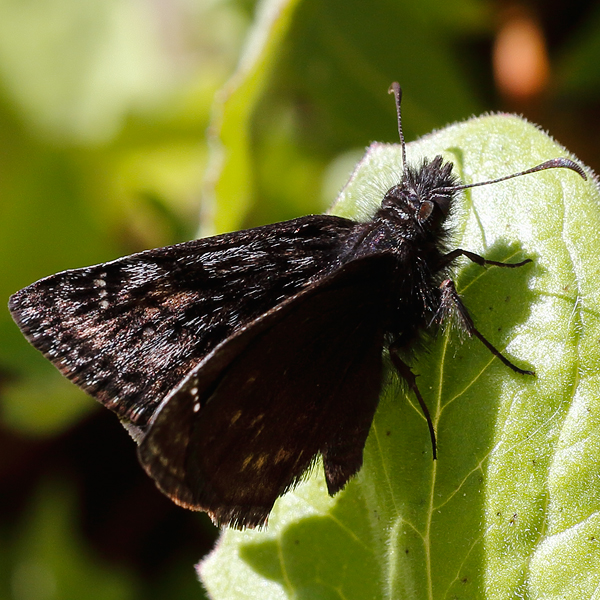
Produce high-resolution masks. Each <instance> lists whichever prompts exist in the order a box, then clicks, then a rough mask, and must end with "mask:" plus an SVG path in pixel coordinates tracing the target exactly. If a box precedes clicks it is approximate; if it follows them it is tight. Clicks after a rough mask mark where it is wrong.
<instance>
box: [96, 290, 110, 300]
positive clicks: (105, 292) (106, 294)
mask: <svg viewBox="0 0 600 600" xmlns="http://www.w3.org/2000/svg"><path fill="white" fill-rule="evenodd" d="M98 296H100V298H106V296H108V292H107V291H106V290H100V291H99V292H98Z"/></svg>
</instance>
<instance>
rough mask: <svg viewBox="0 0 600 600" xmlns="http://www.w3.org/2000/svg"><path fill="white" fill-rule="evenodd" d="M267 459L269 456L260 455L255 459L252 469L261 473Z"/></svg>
mask: <svg viewBox="0 0 600 600" xmlns="http://www.w3.org/2000/svg"><path fill="white" fill-rule="evenodd" d="M268 459H269V455H268V454H261V455H260V456H259V457H258V458H257V459H256V462H255V463H254V468H255V469H256V470H257V471H261V470H262V468H263V467H264V466H265V464H266V462H267V460H268Z"/></svg>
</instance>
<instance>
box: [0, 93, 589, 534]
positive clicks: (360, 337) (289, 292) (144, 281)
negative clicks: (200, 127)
mask: <svg viewBox="0 0 600 600" xmlns="http://www.w3.org/2000/svg"><path fill="white" fill-rule="evenodd" d="M390 92H393V93H394V97H395V101H396V108H397V115H398V131H399V135H400V143H401V148H402V158H403V172H402V173H401V177H400V180H399V183H398V184H397V185H394V186H393V187H392V188H390V189H389V190H388V191H387V193H386V194H385V196H384V197H383V199H382V202H381V206H380V207H379V209H378V210H377V211H376V212H375V214H374V215H373V217H372V218H371V219H370V220H368V221H366V222H357V221H354V220H350V219H345V218H341V217H337V216H333V215H312V216H306V217H301V218H298V219H293V220H291V221H285V222H282V223H275V224H272V225H266V226H263V227H256V228H253V229H247V230H244V231H238V232H234V233H227V234H224V235H218V236H214V237H209V238H205V239H199V240H195V241H191V242H186V243H183V244H177V245H174V246H169V247H165V248H158V249H154V250H148V251H145V252H140V253H138V254H133V255H131V256H125V257H123V258H120V259H118V260H114V261H112V262H108V263H103V264H99V265H96V266H92V267H86V268H82V269H74V270H69V271H64V272H62V273H58V274H56V275H52V276H50V277H46V278H45V279H41V280H40V281H38V282H36V283H33V284H32V285H30V286H28V287H26V288H24V289H22V290H20V291H18V292H17V293H15V294H14V295H13V296H12V297H11V298H10V302H9V308H10V311H11V313H12V316H13V318H14V320H15V321H16V323H17V325H18V326H19V327H20V329H21V330H22V332H23V334H24V335H25V337H26V338H27V339H28V340H29V341H30V342H31V344H33V346H35V347H36V348H37V349H38V350H40V351H41V352H42V353H43V354H44V355H45V356H46V357H47V358H48V359H49V360H51V361H52V362H53V363H54V364H55V365H56V367H57V368H58V369H59V370H60V371H61V373H63V374H64V375H65V376H66V377H68V378H69V379H70V380H71V381H73V382H74V383H75V384H77V385H78V386H80V387H81V388H83V389H84V390H85V391H86V392H88V393H89V394H90V395H91V396H93V397H94V398H96V399H97V400H98V401H99V402H101V403H102V404H103V405H104V406H106V407H107V408H109V409H110V410H112V411H113V412H114V413H116V414H117V416H118V417H119V419H120V420H121V421H122V423H123V424H124V426H125V427H126V428H127V429H128V431H129V432H130V433H131V435H132V437H133V438H134V439H135V440H136V441H137V443H138V444H139V446H138V456H139V460H140V462H141V464H142V466H143V467H144V469H145V470H146V472H147V473H148V474H149V475H150V476H151V477H152V478H153V479H154V480H155V482H156V484H157V485H158V487H159V488H160V489H161V490H162V491H163V492H164V493H165V494H166V495H167V496H169V497H170V498H171V499H172V500H173V501H175V502H176V503H177V504H179V505H181V506H184V507H186V508H189V509H193V510H202V511H206V512H207V513H208V514H209V515H210V517H211V518H212V519H213V521H214V522H215V523H216V524H220V525H230V526H233V527H237V528H243V527H256V526H261V525H264V524H266V522H267V519H268V516H269V513H270V511H271V509H272V507H273V504H274V502H275V500H276V499H277V498H278V497H279V496H281V495H282V494H284V493H285V492H286V491H287V490H289V489H291V488H293V487H294V486H295V485H296V484H297V483H298V482H299V481H300V480H301V478H302V477H303V476H304V474H305V473H306V472H307V471H308V470H309V469H310V467H311V466H312V465H313V464H314V463H315V460H316V459H317V457H318V456H321V457H322V460H323V467H324V472H325V479H326V483H327V489H328V492H329V493H330V494H331V495H334V494H335V493H337V492H338V491H339V490H341V489H342V488H343V487H344V486H345V485H346V483H347V482H348V480H349V479H350V478H351V477H352V476H353V475H355V474H356V473H357V472H358V470H359V469H360V468H361V465H362V457H363V449H364V446H365V442H366V439H367V436H368V434H369V429H370V427H371V423H372V420H373V417H374V414H375V411H376V409H377V404H378V399H379V394H380V391H381V387H382V378H383V371H384V361H383V353H384V351H387V352H388V353H389V358H390V360H391V363H392V365H393V366H394V367H395V369H396V371H397V372H398V374H399V376H400V377H401V378H402V379H403V380H404V381H405V382H406V384H407V386H408V388H409V389H410V390H411V391H412V393H414V395H415V396H416V398H417V400H418V402H419V404H420V406H421V409H422V411H423V414H424V416H425V418H426V421H427V425H428V429H429V435H430V438H431V445H432V453H433V457H434V458H435V457H436V453H437V448H436V438H435V431H434V427H433V424H432V420H431V418H430V415H429V412H428V409H427V405H426V403H425V401H424V399H423V397H422V395H421V393H420V391H419V388H418V386H417V383H416V378H415V375H414V374H413V372H412V370H411V368H410V366H409V364H408V362H407V361H408V360H409V357H410V351H411V350H412V349H413V348H414V347H415V344H416V343H417V342H418V340H419V339H420V338H421V337H422V336H423V334H424V333H425V332H426V331H427V330H428V329H429V328H435V327H436V326H437V325H439V324H440V323H441V322H443V320H444V318H445V316H446V315H447V314H448V313H450V312H452V313H453V314H455V315H456V318H457V320H458V322H459V325H460V326H461V327H462V328H463V329H464V330H465V331H466V332H467V333H468V334H469V335H472V336H475V337H477V338H478V339H479V340H480V341H481V342H482V343H483V344H484V345H485V346H486V347H487V348H488V349H489V350H490V351H491V352H492V354H494V355H495V356H496V357H497V358H498V359H500V360H501V361H502V362H503V363H504V364H505V365H507V366H508V367H509V368H510V369H512V370H513V371H515V372H517V373H521V374H532V372H531V371H528V370H525V369H521V368H519V367H518V366H516V365H515V364H513V363H512V362H511V361H510V360H509V359H508V358H507V357H506V356H504V355H503V354H502V353H501V352H500V351H499V350H498V349H496V348H495V346H493V345H492V343H491V342H489V341H488V340H487V338H486V337H484V335H483V334H482V333H481V332H480V331H479V330H478V329H477V327H476V326H475V324H474V322H473V320H472V318H471V316H470V314H469V312H468V310H467V308H466V307H465V305H464V304H463V302H462V300H461V298H460V296H459V295H458V293H457V291H456V288H455V286H454V283H453V281H452V279H451V276H450V273H451V268H452V266H453V264H454V263H455V261H456V260H457V259H458V258H459V257H466V258H467V259H469V260H471V261H473V262H474V263H476V264H478V265H481V266H485V265H492V266H499V267H508V268H517V267H521V266H523V265H525V264H526V263H528V262H531V261H530V260H529V259H527V260H523V261H521V262H518V263H511V264H508V263H501V262H496V261H491V260H486V259H485V258H483V257H481V256H479V255H477V254H475V253H473V252H470V251H468V250H463V249H460V248H458V249H451V248H450V247H449V243H450V239H451V232H450V231H449V229H448V225H447V219H448V216H449V214H450V213H451V210H452V206H453V204H454V203H455V201H456V199H457V198H458V197H459V195H460V192H461V191H462V190H464V189H467V188H471V187H475V186H479V185H489V184H492V183H497V182H499V181H504V180H506V179H510V178H513V177H518V176H521V175H525V174H528V173H534V172H536V171H541V170H544V169H550V168H557V167H562V168H567V169H571V170H573V171H575V172H576V173H578V174H579V175H580V176H581V177H583V178H584V179H585V178H586V175H585V173H584V171H583V170H582V168H581V167H580V166H579V165H578V164H576V163H575V162H573V161H571V160H569V159H566V158H556V159H552V160H548V161H546V162H544V163H542V164H540V165H537V166H536V167H533V168H531V169H527V170H525V171H522V172H520V173H514V174H511V175H507V176H505V177H501V178H499V179H495V180H492V181H485V182H479V183H473V184H461V183H460V182H459V181H458V179H457V178H456V177H455V176H454V175H453V173H452V169H453V164H452V163H451V162H446V161H444V160H443V159H442V157H441V156H436V157H434V158H433V159H432V160H425V161H424V162H423V163H422V164H420V165H418V166H416V167H414V166H411V165H410V164H408V163H407V161H406V148H405V142H404V136H403V133H402V119H401V111H400V104H401V90H400V86H399V85H398V84H397V83H394V84H392V86H391V88H390Z"/></svg>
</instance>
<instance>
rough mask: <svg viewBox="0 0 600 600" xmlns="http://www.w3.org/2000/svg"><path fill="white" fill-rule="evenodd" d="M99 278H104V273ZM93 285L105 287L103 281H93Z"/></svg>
mask: <svg viewBox="0 0 600 600" xmlns="http://www.w3.org/2000/svg"><path fill="white" fill-rule="evenodd" d="M100 277H106V273H102V275H100ZM94 285H95V286H97V287H106V281H104V279H94Z"/></svg>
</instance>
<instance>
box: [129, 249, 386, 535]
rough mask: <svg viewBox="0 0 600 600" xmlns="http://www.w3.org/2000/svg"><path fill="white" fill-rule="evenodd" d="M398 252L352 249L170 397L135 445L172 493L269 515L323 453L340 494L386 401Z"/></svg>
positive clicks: (180, 499)
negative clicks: (369, 253) (361, 254)
mask: <svg viewBox="0 0 600 600" xmlns="http://www.w3.org/2000/svg"><path fill="white" fill-rule="evenodd" d="M391 267H392V264H391V261H389V260H388V259H387V257H382V256H379V257H377V256H376V257H368V258H365V259H360V260H356V261H353V262H351V263H349V264H347V265H345V266H344V267H341V268H340V269H339V270H338V271H337V272H335V273H334V274H332V275H330V276H329V277H328V278H326V279H324V280H322V281H319V282H317V283H315V284H313V285H312V286H310V287H309V288H308V289H306V290H304V291H302V292H300V293H298V294H297V295H296V296H294V297H292V298H290V299H288V300H287V301H286V302H284V303H282V304H281V305H279V306H277V307H275V308H273V309H272V310H271V311H270V312H269V313H267V314H265V315H263V316H262V317H260V318H259V319H257V320H256V321H254V322H252V323H250V324H248V325H246V326H245V327H244V328H243V329H242V330H241V331H239V332H238V333H237V334H236V335H235V336H232V337H231V338H229V339H227V340H226V341H225V342H223V343H222V344H221V345H220V346H218V347H217V348H216V349H215V350H214V351H213V352H212V353H211V354H210V355H209V356H208V357H207V358H206V359H205V360H204V361H203V362H202V363H200V364H199V365H198V366H197V367H196V368H195V369H194V371H192V373H191V374H190V375H189V376H188V377H187V379H186V380H185V381H184V382H183V383H182V385H181V386H180V387H179V388H178V389H177V390H175V391H174V392H173V393H172V394H170V395H169V396H168V397H167V398H165V400H164V401H163V402H162V404H161V406H160V407H159V409H158V410H157V412H156V413H155V416H154V418H153V420H152V421H151V423H150V426H149V429H148V432H147V435H146V436H145V438H144V439H143V440H142V442H141V445H140V447H139V449H138V454H139V457H140V461H141V462H142V464H143V465H144V468H145V469H146V471H147V472H148V473H149V475H150V476H152V477H153V478H154V479H155V480H156V482H157V484H158V486H159V487H160V488H161V489H162V490H163V492H165V493H166V494H167V495H168V496H170V497H171V498H172V499H173V500H174V501H175V502H177V503H178V504H181V505H183V506H185V507H187V508H193V509H197V510H205V511H207V512H208V513H209V514H210V515H211V517H212V518H213V520H214V521H216V522H218V523H220V524H231V525H233V526H236V527H253V526H257V525H261V524H264V523H265V522H266V519H267V517H268V514H269V512H270V510H271V508H272V506H273V503H274V502H275V500H276V499H277V497H278V496H280V495H281V494H282V493H284V492H285V491H286V490H287V489H289V488H290V487H293V485H294V484H295V483H296V482H297V481H298V480H299V479H300V478H301V477H302V475H303V473H304V472H305V471H306V469H307V468H308V467H309V466H310V465H311V464H312V463H313V462H314V460H315V458H316V456H317V455H318V454H319V453H321V454H322V455H323V458H324V467H325V475H326V479H327V485H328V488H329V492H330V493H331V494H333V493H335V492H337V491H338V490H339V489H341V488H342V487H343V486H344V485H345V483H346V482H347V481H348V479H349V478H350V477H351V476H352V475H354V474H355V473H356V472H357V471H358V470H359V469H360V466H361V464H362V453H363V448H364V444H365V441H366V438H367V435H368V432H369V428H370V425H371V422H372V419H373V415H374V413H375V409H376V407H377V403H378V397H379V392H380V387H381V371H382V356H381V355H382V348H383V344H384V331H383V324H384V319H383V317H382V315H383V314H384V311H385V302H387V299H388V298H389V293H388V289H387V286H388V285H389V281H390V279H391V278H390V269H391Z"/></svg>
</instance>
